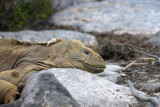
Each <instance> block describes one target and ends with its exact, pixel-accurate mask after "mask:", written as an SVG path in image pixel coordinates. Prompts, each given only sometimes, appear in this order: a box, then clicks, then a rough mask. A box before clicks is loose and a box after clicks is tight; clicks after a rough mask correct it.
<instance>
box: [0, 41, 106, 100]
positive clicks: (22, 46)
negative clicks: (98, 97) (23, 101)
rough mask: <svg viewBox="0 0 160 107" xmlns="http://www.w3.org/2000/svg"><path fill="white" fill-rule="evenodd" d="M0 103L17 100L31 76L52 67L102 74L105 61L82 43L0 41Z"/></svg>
mask: <svg viewBox="0 0 160 107" xmlns="http://www.w3.org/2000/svg"><path fill="white" fill-rule="evenodd" d="M0 59H1V60H0V86H1V87H0V102H4V103H10V102H13V101H15V100H16V96H17V94H16V93H17V92H20V90H19V86H21V84H23V83H24V82H25V81H26V79H27V78H28V76H29V75H31V74H33V73H36V72H39V71H41V70H44V69H49V68H78V69H82V70H85V71H88V72H91V73H99V72H102V71H103V70H104V68H105V65H106V64H105V62H104V60H103V59H102V57H101V56H100V55H99V54H97V53H96V52H94V51H93V50H92V49H90V48H88V47H86V46H85V45H84V44H83V43H82V42H80V41H79V40H75V39H73V40H61V39H53V40H52V41H49V42H22V41H19V40H16V39H9V38H2V39H0Z"/></svg>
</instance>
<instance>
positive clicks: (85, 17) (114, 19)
mask: <svg viewBox="0 0 160 107" xmlns="http://www.w3.org/2000/svg"><path fill="white" fill-rule="evenodd" d="M159 17H160V2H159V1H158V0H105V1H101V2H100V1H99V2H90V3H85V4H80V5H77V6H75V7H70V8H68V9H65V10H63V11H60V12H58V13H57V14H55V15H53V16H52V17H51V18H50V20H49V22H50V23H51V24H53V25H55V26H61V27H67V28H75V29H79V30H81V31H83V32H91V33H97V34H108V33H109V34H110V33H111V34H124V33H129V34H131V35H144V36H148V35H151V34H154V33H156V32H158V31H160V18H159Z"/></svg>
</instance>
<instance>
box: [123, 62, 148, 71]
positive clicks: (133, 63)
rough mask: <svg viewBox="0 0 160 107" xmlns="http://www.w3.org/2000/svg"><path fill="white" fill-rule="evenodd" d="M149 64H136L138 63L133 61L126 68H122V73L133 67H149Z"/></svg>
mask: <svg viewBox="0 0 160 107" xmlns="http://www.w3.org/2000/svg"><path fill="white" fill-rule="evenodd" d="M147 64H148V63H136V61H132V62H131V63H129V64H128V65H127V66H125V67H124V68H122V71H126V70H127V69H128V68H129V67H131V66H143V65H147Z"/></svg>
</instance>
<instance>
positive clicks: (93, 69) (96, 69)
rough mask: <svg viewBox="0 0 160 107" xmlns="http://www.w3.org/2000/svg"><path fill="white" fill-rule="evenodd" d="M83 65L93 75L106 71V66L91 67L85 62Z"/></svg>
mask: <svg viewBox="0 0 160 107" xmlns="http://www.w3.org/2000/svg"><path fill="white" fill-rule="evenodd" d="M83 65H84V66H85V68H87V70H88V71H90V72H92V73H100V72H103V71H104V69H105V65H91V64H88V63H85V62H83Z"/></svg>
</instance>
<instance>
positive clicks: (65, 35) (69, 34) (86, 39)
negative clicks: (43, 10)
mask: <svg viewBox="0 0 160 107" xmlns="http://www.w3.org/2000/svg"><path fill="white" fill-rule="evenodd" d="M3 36H4V37H13V38H18V39H19V40H23V41H32V40H38V41H48V40H50V39H52V38H62V39H64V40H71V39H78V40H81V41H82V42H83V43H84V44H85V45H86V46H89V47H96V46H98V42H97V40H96V38H95V37H94V36H93V35H91V34H86V33H80V32H76V31H71V30H43V31H33V30H24V31H20V32H0V37H3Z"/></svg>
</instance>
